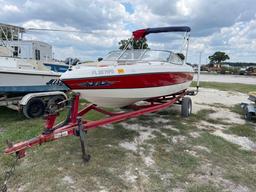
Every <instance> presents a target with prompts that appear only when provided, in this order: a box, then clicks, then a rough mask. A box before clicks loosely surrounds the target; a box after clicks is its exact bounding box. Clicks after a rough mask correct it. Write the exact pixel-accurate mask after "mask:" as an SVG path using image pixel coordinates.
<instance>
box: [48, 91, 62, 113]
mask: <svg viewBox="0 0 256 192" xmlns="http://www.w3.org/2000/svg"><path fill="white" fill-rule="evenodd" d="M65 99H66V98H65V97H64V96H63V95H56V96H54V97H52V98H50V99H49V100H48V102H47V107H46V111H48V112H50V111H55V110H57V109H58V103H59V102H61V101H64V100H65Z"/></svg>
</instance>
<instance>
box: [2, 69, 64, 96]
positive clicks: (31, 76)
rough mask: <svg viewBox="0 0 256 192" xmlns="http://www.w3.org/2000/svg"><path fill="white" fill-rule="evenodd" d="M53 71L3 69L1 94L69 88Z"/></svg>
mask: <svg viewBox="0 0 256 192" xmlns="http://www.w3.org/2000/svg"><path fill="white" fill-rule="evenodd" d="M58 79H59V75H57V74H55V75H53V74H51V73H42V72H41V73H37V72H20V71H18V70H17V71H15V70H12V71H7V70H5V71H1V70H0V94H25V93H32V92H45V91H64V90H67V89H68V88H67V87H66V86H65V85H64V84H63V83H61V82H60V81H58Z"/></svg>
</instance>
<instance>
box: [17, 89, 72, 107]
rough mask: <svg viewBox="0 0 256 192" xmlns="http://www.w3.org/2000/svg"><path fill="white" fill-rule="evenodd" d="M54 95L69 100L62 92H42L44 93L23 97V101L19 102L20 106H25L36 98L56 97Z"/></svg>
mask: <svg viewBox="0 0 256 192" xmlns="http://www.w3.org/2000/svg"><path fill="white" fill-rule="evenodd" d="M54 95H62V96H63V97H65V98H66V99H67V95H66V94H65V93H64V92H61V91H52V92H42V93H29V94H27V95H25V96H24V97H22V99H21V100H20V101H19V104H20V106H25V105H27V104H28V102H29V101H30V100H31V99H32V98H35V97H48V96H54Z"/></svg>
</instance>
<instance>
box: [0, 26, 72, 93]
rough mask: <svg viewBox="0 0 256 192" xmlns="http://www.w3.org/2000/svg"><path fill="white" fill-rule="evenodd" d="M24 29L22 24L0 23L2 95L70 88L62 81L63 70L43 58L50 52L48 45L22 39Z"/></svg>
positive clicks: (0, 90) (0, 78)
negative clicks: (60, 79) (48, 65)
mask: <svg viewBox="0 0 256 192" xmlns="http://www.w3.org/2000/svg"><path fill="white" fill-rule="evenodd" d="M24 32H25V29H24V28H22V27H17V26H12V25H6V24H0V34H1V36H0V95H13V94H14V95H17V94H27V93H32V92H33V93H34V92H46V91H64V90H67V87H66V86H64V85H63V83H61V82H60V81H59V77H60V73H57V72H54V71H51V70H50V69H48V68H47V67H46V66H45V65H44V64H43V62H42V60H40V58H41V56H44V57H46V55H48V51H49V49H48V48H49V46H47V45H48V44H46V43H43V42H39V41H23V40H22V35H23V33H24ZM40 48H41V49H40ZM29 50H30V51H29ZM31 50H32V51H31ZM50 50H51V48H50ZM31 52H34V53H35V55H34V56H35V57H33V55H31ZM49 57H50V56H49Z"/></svg>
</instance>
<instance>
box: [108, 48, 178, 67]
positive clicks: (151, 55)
mask: <svg viewBox="0 0 256 192" xmlns="http://www.w3.org/2000/svg"><path fill="white" fill-rule="evenodd" d="M104 60H105V61H117V60H118V61H133V60H135V61H163V62H170V63H176V64H182V60H181V59H180V58H179V57H178V56H177V55H176V54H175V53H173V52H171V51H164V50H150V49H134V50H126V51H121V50H118V51H112V52H110V53H109V54H108V55H107V56H106V57H105V58H104Z"/></svg>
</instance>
